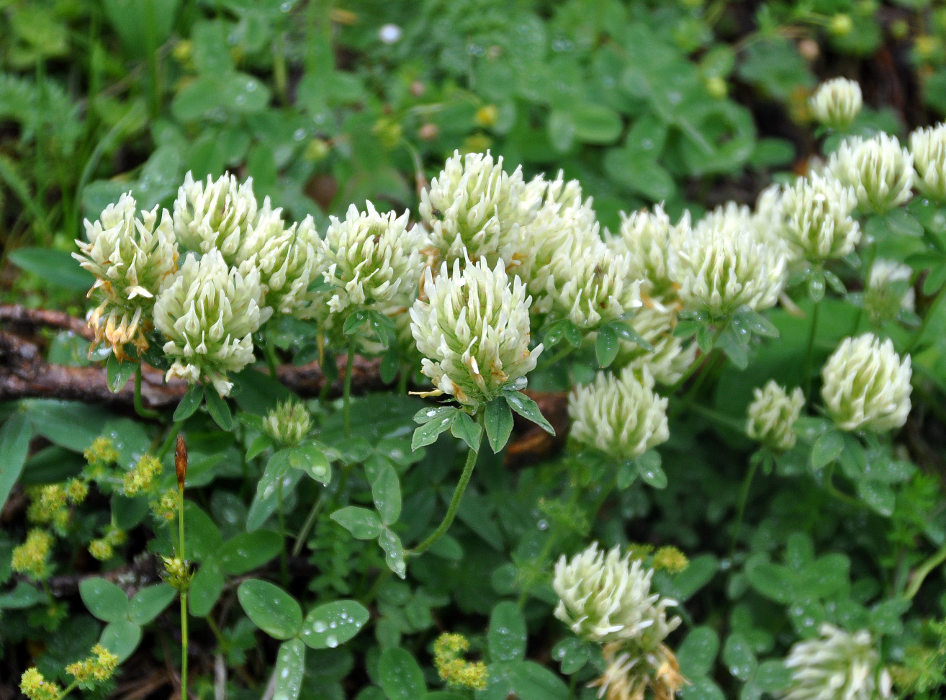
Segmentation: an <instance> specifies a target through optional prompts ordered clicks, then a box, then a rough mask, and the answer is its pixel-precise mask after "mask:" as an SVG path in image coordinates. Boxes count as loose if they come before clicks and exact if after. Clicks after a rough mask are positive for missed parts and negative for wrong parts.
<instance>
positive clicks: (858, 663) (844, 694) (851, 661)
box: [782, 623, 892, 700]
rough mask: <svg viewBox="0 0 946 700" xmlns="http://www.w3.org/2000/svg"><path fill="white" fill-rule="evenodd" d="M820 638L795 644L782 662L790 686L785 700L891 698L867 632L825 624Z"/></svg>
mask: <svg viewBox="0 0 946 700" xmlns="http://www.w3.org/2000/svg"><path fill="white" fill-rule="evenodd" d="M818 631H819V633H820V636H819V637H818V638H816V639H810V640H808V641H805V642H797V643H796V644H795V645H793V646H792V648H791V650H790V651H789V654H788V658H786V659H785V666H786V667H788V669H789V670H790V671H791V674H792V680H791V685H790V686H789V688H788V690H787V691H786V692H785V694H784V695H782V697H783V698H784V700H838V699H839V698H843V700H875V699H876V698H889V697H892V696H891V692H890V690H891V688H890V686H891V683H890V674H889V673H888V672H887V670H886V669H883V668H881V667H880V656H879V655H878V654H877V651H876V650H875V649H874V644H873V640H872V639H871V636H870V632H868V631H867V630H860V631H859V632H853V633H852V632H847V631H846V630H842V629H838V628H837V627H835V626H834V625H831V624H828V623H824V624H822V625H821V627H820V628H819V630H818Z"/></svg>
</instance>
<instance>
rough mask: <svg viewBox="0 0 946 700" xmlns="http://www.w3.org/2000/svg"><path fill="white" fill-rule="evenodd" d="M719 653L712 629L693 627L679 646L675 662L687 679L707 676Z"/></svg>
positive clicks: (717, 638) (717, 637)
mask: <svg viewBox="0 0 946 700" xmlns="http://www.w3.org/2000/svg"><path fill="white" fill-rule="evenodd" d="M717 653H719V636H718V635H717V634H716V631H715V630H714V629H713V628H712V627H694V628H693V629H692V630H690V633H689V634H688V635H687V636H686V638H685V639H684V640H683V643H682V644H680V647H679V649H678V650H677V660H678V661H679V662H680V671H681V672H682V673H683V674H684V676H686V677H687V678H698V677H700V676H706V675H709V672H710V671H711V670H712V668H713V662H714V661H715V660H716V654H717Z"/></svg>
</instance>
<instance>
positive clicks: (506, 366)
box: [410, 259, 542, 407]
mask: <svg viewBox="0 0 946 700" xmlns="http://www.w3.org/2000/svg"><path fill="white" fill-rule="evenodd" d="M424 290H425V292H426V294H427V299H428V301H424V300H423V299H418V300H417V301H415V302H414V305H413V307H411V312H410V313H411V332H412V333H413V335H414V340H415V342H416V343H417V349H418V351H420V353H421V354H422V355H423V356H424V359H423V361H422V367H421V371H422V372H423V373H424V374H425V375H427V376H428V377H430V379H431V380H432V381H433V383H434V386H436V387H437V389H439V390H440V391H442V392H443V393H445V394H450V395H452V396H454V397H455V398H456V400H457V401H459V402H460V403H462V404H465V405H468V406H473V407H479V406H481V405H484V404H486V403H488V402H489V401H491V400H492V399H494V398H496V397H497V396H499V394H500V392H501V391H502V390H503V389H504V388H506V387H514V388H520V387H521V386H523V385H524V384H525V375H526V374H527V373H528V372H530V371H531V370H532V369H533V368H534V367H535V363H536V359H537V358H538V356H539V354H540V353H541V352H542V345H541V344H540V345H538V346H537V347H536V348H535V349H533V350H532V351H531V352H530V350H529V305H530V304H531V303H532V297H527V296H526V289H525V285H524V284H523V283H522V282H521V281H520V279H519V278H518V277H516V278H515V279H514V280H513V282H512V285H511V286H510V284H509V279H508V277H507V276H506V271H505V270H504V269H503V264H502V263H501V262H500V263H497V264H496V267H495V268H493V269H490V268H489V267H488V266H487V264H486V261H485V260H482V259H481V260H480V261H479V262H478V263H476V264H471V263H469V262H468V263H467V265H466V267H464V268H463V269H462V270H461V268H460V261H459V260H457V261H455V262H454V264H453V274H452V275H451V274H449V269H448V267H447V264H446V263H444V264H443V265H442V266H441V269H440V274H439V275H437V278H436V279H434V278H433V275H431V272H430V269H429V268H428V269H427V270H426V277H425V282H424Z"/></svg>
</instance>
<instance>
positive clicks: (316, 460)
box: [286, 444, 332, 486]
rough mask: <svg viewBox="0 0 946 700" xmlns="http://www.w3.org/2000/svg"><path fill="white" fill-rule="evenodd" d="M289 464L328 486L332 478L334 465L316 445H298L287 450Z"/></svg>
mask: <svg viewBox="0 0 946 700" xmlns="http://www.w3.org/2000/svg"><path fill="white" fill-rule="evenodd" d="M286 458H287V459H288V460H289V466H290V467H292V468H293V469H299V470H301V471H304V472H305V473H306V474H308V475H309V476H310V477H311V478H312V479H313V480H314V481H318V482H319V483H320V484H322V485H323V486H327V485H328V483H329V482H330V481H331V480H332V467H331V466H330V465H329V461H328V458H327V457H326V456H325V453H324V452H322V450H320V449H319V448H318V447H316V446H315V445H311V444H310V445H298V446H296V447H290V448H289V449H288V450H287V455H286Z"/></svg>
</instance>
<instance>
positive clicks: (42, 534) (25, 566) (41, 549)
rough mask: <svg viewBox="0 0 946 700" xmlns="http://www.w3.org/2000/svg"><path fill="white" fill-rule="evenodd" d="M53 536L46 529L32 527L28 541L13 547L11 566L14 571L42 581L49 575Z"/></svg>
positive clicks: (28, 533) (27, 536)
mask: <svg viewBox="0 0 946 700" xmlns="http://www.w3.org/2000/svg"><path fill="white" fill-rule="evenodd" d="M52 546H53V536H52V535H50V534H49V533H48V532H46V531H45V530H40V529H32V530H30V531H29V532H27V533H26V541H25V542H24V543H23V544H21V545H19V546H17V547H14V548H13V555H12V558H11V561H10V566H11V568H12V569H13V570H14V571H17V572H19V573H21V574H26V575H27V576H29V577H30V578H34V579H37V580H40V581H42V580H43V579H45V578H47V577H48V576H49V573H50V572H49V561H48V558H49V551H50V549H52Z"/></svg>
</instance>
